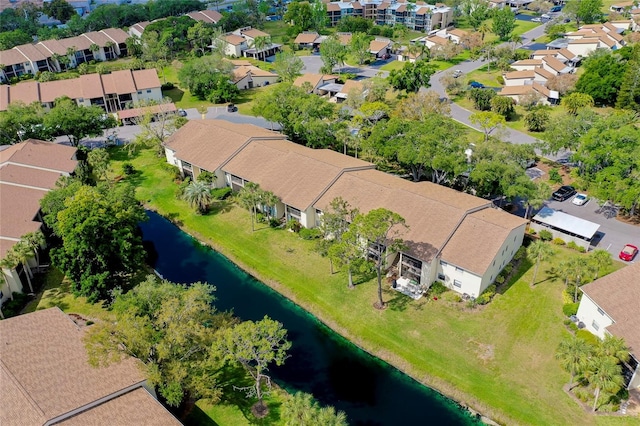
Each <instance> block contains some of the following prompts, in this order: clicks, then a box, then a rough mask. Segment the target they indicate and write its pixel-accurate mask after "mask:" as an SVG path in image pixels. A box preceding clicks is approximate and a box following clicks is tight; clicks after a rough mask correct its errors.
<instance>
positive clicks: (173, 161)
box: [164, 147, 182, 171]
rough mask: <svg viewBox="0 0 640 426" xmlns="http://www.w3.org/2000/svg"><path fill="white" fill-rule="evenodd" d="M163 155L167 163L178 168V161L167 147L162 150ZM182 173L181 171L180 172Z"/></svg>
mask: <svg viewBox="0 0 640 426" xmlns="http://www.w3.org/2000/svg"><path fill="white" fill-rule="evenodd" d="M164 155H165V157H167V163H169V164H173V165H174V166H180V165H179V161H178V159H177V158H176V157H175V152H174V151H173V150H171V149H169V148H167V147H165V148H164ZM180 171H182V170H180Z"/></svg>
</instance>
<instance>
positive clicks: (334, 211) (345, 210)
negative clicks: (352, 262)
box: [320, 197, 358, 274]
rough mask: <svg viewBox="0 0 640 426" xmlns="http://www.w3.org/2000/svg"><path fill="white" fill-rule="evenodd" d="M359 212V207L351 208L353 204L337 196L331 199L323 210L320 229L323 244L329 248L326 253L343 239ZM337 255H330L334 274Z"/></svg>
mask: <svg viewBox="0 0 640 426" xmlns="http://www.w3.org/2000/svg"><path fill="white" fill-rule="evenodd" d="M357 214H358V209H354V208H351V205H350V204H349V203H348V202H347V201H345V200H343V199H342V197H337V198H334V199H333V200H331V203H329V206H328V207H327V208H326V209H325V210H324V211H323V212H322V217H321V219H320V229H321V230H322V236H323V239H322V241H321V243H320V245H321V246H324V248H325V249H326V250H327V253H326V254H330V253H329V252H328V250H330V249H331V245H332V244H334V243H339V242H341V241H342V236H343V235H344V234H345V233H346V232H347V231H348V230H349V224H350V223H351V222H353V219H354V218H355V216H356V215H357ZM335 257H336V256H329V262H330V268H331V273H332V274H333V260H334V258H335Z"/></svg>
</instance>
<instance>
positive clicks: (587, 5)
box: [563, 0, 603, 28]
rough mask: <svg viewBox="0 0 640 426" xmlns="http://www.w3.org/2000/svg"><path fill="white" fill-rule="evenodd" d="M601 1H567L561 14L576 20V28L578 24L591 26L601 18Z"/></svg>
mask: <svg viewBox="0 0 640 426" xmlns="http://www.w3.org/2000/svg"><path fill="white" fill-rule="evenodd" d="M602 6H603V3H602V0H568V1H567V3H566V5H565V7H564V10H563V12H564V13H565V15H567V16H569V17H570V18H573V19H575V20H576V24H577V25H578V28H580V22H584V23H587V24H593V23H594V22H596V21H598V20H599V19H600V18H601V17H602V12H601V9H602Z"/></svg>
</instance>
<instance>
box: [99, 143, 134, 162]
mask: <svg viewBox="0 0 640 426" xmlns="http://www.w3.org/2000/svg"><path fill="white" fill-rule="evenodd" d="M107 152H108V153H109V159H110V160H112V161H131V160H134V159H136V158H137V157H138V156H139V155H140V150H135V152H132V153H130V152H129V150H128V149H127V147H126V146H111V147H108V148H107Z"/></svg>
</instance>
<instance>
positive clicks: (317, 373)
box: [141, 212, 479, 425]
mask: <svg viewBox="0 0 640 426" xmlns="http://www.w3.org/2000/svg"><path fill="white" fill-rule="evenodd" d="M148 215H149V221H148V222H146V223H143V224H142V225H141V227H142V231H143V234H144V239H145V240H146V241H151V242H153V244H154V246H155V249H156V251H157V254H158V257H157V261H156V264H155V266H154V267H155V269H156V270H157V271H158V272H159V273H160V274H161V275H162V276H163V277H164V278H166V279H168V280H170V281H173V282H178V283H193V282H196V281H206V282H208V283H210V284H213V285H215V286H216V288H217V291H216V297H217V300H216V303H215V305H216V307H217V308H218V309H219V310H233V312H234V313H235V314H236V315H237V316H239V317H240V318H242V319H245V320H260V319H262V318H263V317H264V316H265V315H268V316H269V317H271V318H273V319H275V320H278V321H280V322H282V323H283V324H284V327H285V328H286V329H287V330H288V331H289V334H288V336H289V340H291V341H292V342H293V346H292V349H291V352H290V355H291V357H290V358H289V359H287V361H286V363H285V365H284V366H282V367H274V368H273V369H272V370H271V373H272V376H273V378H274V379H275V381H276V382H277V383H278V384H279V385H280V386H282V387H284V388H285V389H287V390H288V391H297V390H300V391H304V392H310V393H312V394H313V395H314V396H315V397H316V398H317V399H318V400H319V401H320V402H321V403H323V404H327V405H333V406H335V407H336V408H337V409H339V410H343V411H344V412H345V413H346V414H347V416H348V418H349V423H350V424H353V425H356V424H359V425H427V424H436V425H471V424H479V422H478V421H477V420H476V419H475V418H472V417H471V415H470V414H469V413H468V412H467V411H466V410H463V409H462V408H460V407H459V406H458V405H457V404H456V403H455V402H454V401H452V400H450V399H448V398H445V397H444V396H442V395H440V394H439V393H437V392H435V391H433V390H431V389H429V388H427V387H425V386H422V385H421V384H419V383H418V382H416V381H415V380H413V379H411V378H410V377H408V376H407V375H405V374H403V373H401V372H400V371H398V370H397V369H396V368H394V367H392V366H390V365H388V364H387V363H385V362H383V361H381V360H379V359H377V358H375V357H372V356H371V355H369V354H367V353H366V352H364V351H362V350H360V349H359V348H358V347H356V346H355V345H353V344H351V343H350V342H349V341H347V340H346V339H344V338H342V337H341V336H339V335H338V334H336V333H334V332H333V331H332V330H330V329H329V328H328V327H326V326H324V325H323V324H322V323H321V322H320V321H318V320H317V319H316V318H315V317H314V316H312V315H311V314H309V313H308V312H306V311H305V310H303V309H301V308H300V307H298V306H297V305H295V304H293V303H292V302H290V301H289V300H288V299H286V298H284V297H282V296H281V295H279V294H278V293H276V292H274V291H273V290H271V289H270V288H269V287H267V286H266V285H264V284H262V283H261V282H259V281H257V280H256V279H254V278H253V277H251V276H250V275H248V274H246V273H245V272H244V271H242V270H241V269H240V268H238V267H237V266H236V265H235V264H233V263H232V262H231V261H230V260H229V259H227V258H226V257H224V256H222V255H221V254H219V253H217V252H216V251H214V250H211V249H209V248H207V247H203V246H202V245H200V244H199V243H198V242H197V241H196V240H194V239H193V238H191V237H190V236H189V235H187V234H185V233H184V232H182V231H181V230H180V229H178V228H177V227H176V226H174V225H173V224H172V223H171V222H169V221H168V220H166V219H164V218H163V217H161V216H159V215H157V214H156V213H153V212H148Z"/></svg>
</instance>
